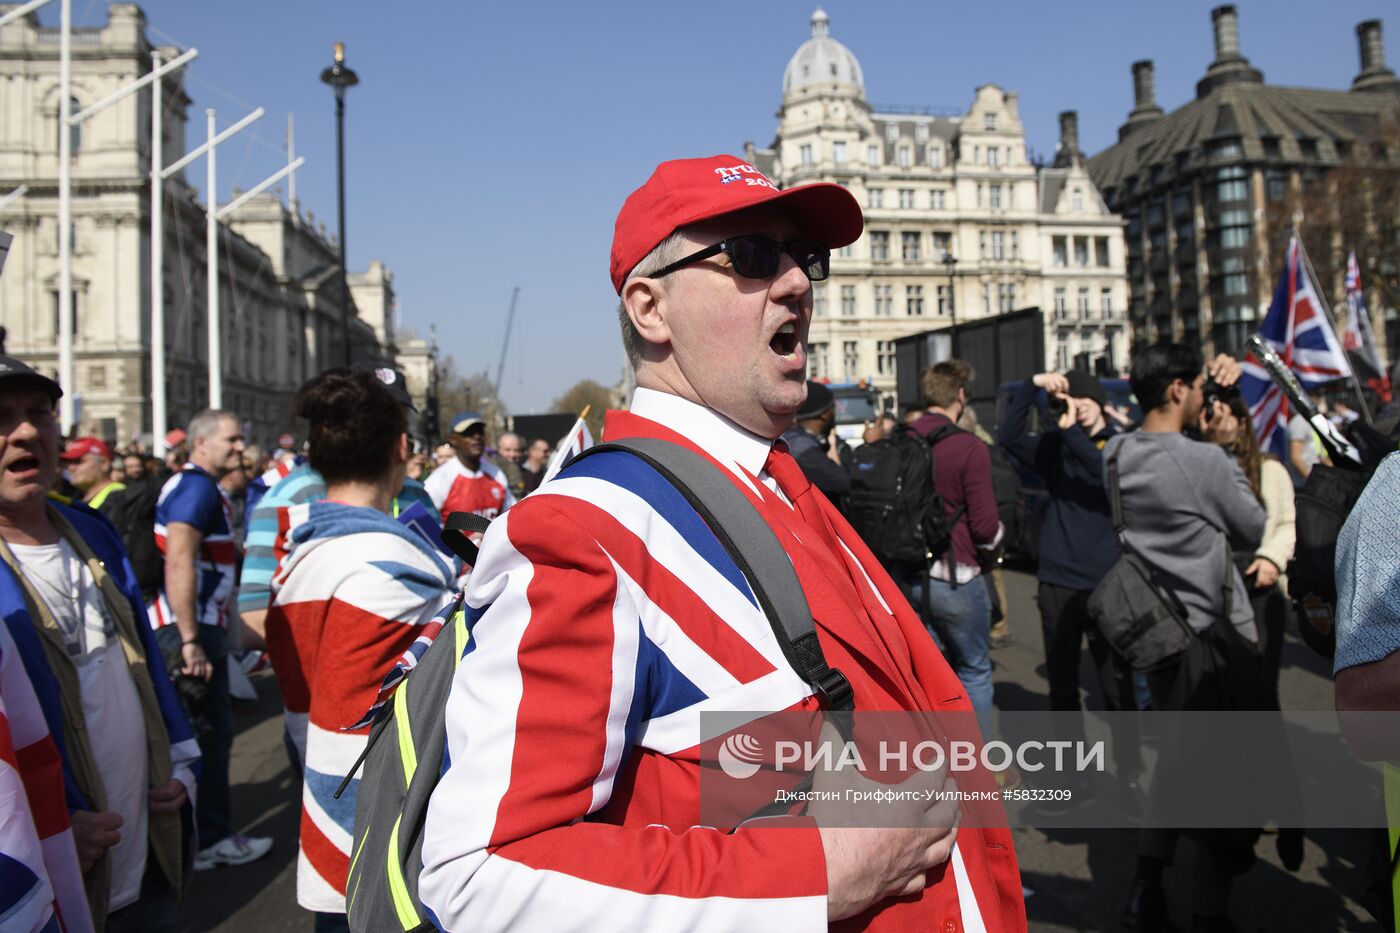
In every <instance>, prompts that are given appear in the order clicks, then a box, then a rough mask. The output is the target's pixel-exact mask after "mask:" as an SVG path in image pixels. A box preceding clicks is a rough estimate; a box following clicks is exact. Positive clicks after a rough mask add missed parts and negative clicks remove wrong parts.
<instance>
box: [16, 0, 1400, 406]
mask: <svg viewBox="0 0 1400 933" xmlns="http://www.w3.org/2000/svg"><path fill="white" fill-rule="evenodd" d="M142 5H143V7H144V9H145V11H146V14H147V16H148V18H149V21H150V25H151V27H153V30H152V35H153V37H154V38H155V39H156V40H157V41H168V42H173V43H176V44H179V45H181V46H184V47H189V46H196V47H198V48H199V50H200V56H199V59H198V60H197V61H196V62H194V64H193V65H192V66H191V74H190V79H189V81H188V83H187V90H188V91H189V93H190V96H191V97H192V98H193V99H194V105H193V106H192V107H191V109H190V127H191V132H190V143H191V144H192V145H193V144H197V143H198V141H199V140H200V139H201V138H202V137H203V134H204V113H203V109H204V108H205V107H214V108H216V109H217V110H218V112H219V123H220V126H221V127H222V126H226V125H228V124H229V123H231V122H233V121H234V120H236V119H238V118H239V117H241V116H242V115H243V114H244V113H246V112H247V111H248V110H249V109H251V107H252V106H254V105H262V106H264V107H266V108H267V111H268V115H267V117H265V118H264V119H263V121H262V122H261V123H260V124H259V125H258V126H257V128H256V136H250V135H249V133H250V132H252V131H247V132H245V134H243V137H240V138H239V139H237V140H235V141H233V142H230V143H228V144H226V145H225V147H224V148H222V149H221V150H220V153H221V155H220V160H219V164H220V167H221V175H220V187H221V189H222V190H221V191H220V198H221V199H227V198H228V194H229V191H230V189H231V188H232V187H233V186H235V185H241V186H242V187H244V188H247V187H251V186H252V185H253V184H255V183H257V182H258V181H259V180H261V179H262V178H264V177H265V176H266V175H268V174H271V173H272V172H273V171H276V169H278V168H279V167H281V165H283V164H284V163H285V155H284V154H283V152H282V141H283V131H284V128H285V125H286V115H287V113H288V112H291V113H293V114H295V116H296V123H297V150H298V153H299V154H303V155H305V156H306V159H307V165H306V167H305V168H304V169H303V170H302V171H301V172H300V173H299V176H298V195H299V197H300V199H301V202H302V204H303V207H305V208H309V209H311V210H312V211H314V212H315V214H316V216H317V218H318V219H324V220H325V221H326V222H327V224H328V225H331V228H332V229H334V227H333V224H334V221H335V134H334V119H333V112H334V111H333V104H332V98H331V92H330V90H329V89H328V88H326V87H325V86H324V85H322V84H321V83H320V82H319V80H318V75H319V73H320V70H321V69H322V68H323V67H325V66H326V65H327V64H329V62H330V56H331V45H332V43H333V42H334V41H336V40H340V41H343V42H345V43H346V44H347V48H348V51H347V61H348V63H349V64H350V65H351V67H353V68H354V69H355V70H356V71H358V72H359V75H360V79H361V84H360V86H359V87H357V88H354V89H352V90H351V91H350V92H349V102H348V117H347V153H348V156H347V161H348V168H347V177H348V202H349V207H348V217H349V235H348V239H349V243H350V265H351V268H352V269H353V268H363V267H364V266H365V264H366V263H367V262H368V261H369V260H370V259H382V260H383V261H385V262H386V263H387V264H388V265H389V266H390V267H391V268H392V269H393V271H394V275H395V285H396V288H397V291H398V296H399V306H400V310H401V322H402V324H403V325H405V326H408V327H412V328H415V329H417V330H418V331H419V332H420V333H423V334H426V333H427V330H428V326H429V325H430V324H436V325H437V334H438V343H439V346H440V347H441V350H442V352H443V353H450V354H452V355H453V356H454V357H455V358H456V359H457V361H458V362H459V364H460V365H461V367H462V368H463V370H464V371H466V372H473V371H481V370H486V371H489V372H490V373H491V374H492V376H493V377H494V374H495V370H496V365H497V361H498V359H499V356H500V353H501V340H502V336H503V333H504V326H505V311H506V308H507V306H508V304H509V301H510V294H511V289H512V287H513V286H515V285H519V286H521V294H520V304H519V308H518V312H517V315H516V321H515V329H514V333H513V335H512V338H511V346H510V351H509V355H508V357H507V361H506V367H505V378H504V380H503V387H502V395H503V396H504V398H505V400H506V402H507V404H508V405H509V406H510V407H511V409H512V410H513V411H515V412H516V413H526V412H530V411H542V410H545V409H546V407H547V406H548V405H549V403H550V402H551V401H552V400H553V399H554V398H555V397H556V396H557V395H559V394H560V393H562V392H563V391H564V390H565V389H567V388H568V387H569V386H570V385H572V384H573V383H574V382H576V381H578V380H579V379H584V378H593V379H596V380H598V381H599V382H602V383H605V384H611V383H613V382H615V381H616V379H617V378H618V375H619V373H620V370H621V365H622V351H621V349H620V346H619V341H618V336H617V327H616V323H615V309H616V298H615V296H614V294H613V292H612V287H611V285H610V283H609V281H608V271H607V267H608V250H609V245H610V242H611V238H612V224H613V219H614V217H615V216H616V214H617V210H618V208H619V207H620V206H621V203H622V200H623V198H624V197H625V196H626V195H627V193H628V192H629V191H630V190H631V189H632V188H634V187H636V186H637V185H639V184H640V183H641V182H642V181H643V180H645V178H646V176H647V174H649V172H650V170H651V168H652V167H653V166H654V165H655V164H656V163H657V162H659V161H661V160H663V159H667V158H675V157H681V156H697V155H711V154H714V153H718V152H738V151H740V150H741V147H742V145H743V143H744V141H745V140H753V141H754V142H756V143H758V144H760V145H767V144H768V143H769V142H771V141H772V139H773V135H774V132H775V129H776V120H775V118H774V111H775V110H776V109H777V107H778V105H779V103H780V100H781V91H782V84H781V83H782V74H783V68H784V67H785V65H786V64H787V61H788V58H789V57H790V56H791V55H792V53H793V52H794V51H795V50H796V48H797V47H798V45H799V44H801V43H802V42H803V41H804V40H805V39H806V38H807V37H808V35H809V33H810V27H809V18H810V16H811V13H812V10H813V8H814V7H815V5H816V4H815V2H814V0H764V2H760V3H747V4H739V3H693V2H684V3H676V2H659V0H652V2H636V0H616V2H612V0H599V2H569V3H564V2H555V3H539V2H532V0H514V2H484V0H476V2H470V0H468V2H462V0H453V2H434V3H423V2H419V3H409V2H401V3H393V4H388V3H382V2H374V3H371V2H366V0H336V2H332V0H296V2H287V0H238V2H218V3H215V2H207V0H205V2H190V0H150V2H146V3H143V4H142ZM1214 5H1215V4H1214V3H1209V2H1201V0H1166V2H1161V0H1159V2H1156V3H1144V2H1124V0H1099V2H1070V0H1065V2H1055V3H1046V2H1022V0H1005V2H1001V3H997V4H985V3H976V2H967V3H956V4H955V3H948V2H937V3H933V2H928V0H900V2H895V0H890V2H862V3H854V2H850V0H831V2H827V3H826V4H825V8H826V10H827V12H828V14H829V15H830V17H831V34H832V36H833V37H834V38H836V39H838V40H840V41H841V42H843V43H844V44H845V45H847V46H848V47H849V48H850V49H851V50H852V51H853V52H854V53H855V54H856V57H857V58H858V59H859V60H860V62H861V66H862V68H863V69H864V72H865V81H866V90H867V93H868V95H869V98H870V100H871V101H872V102H874V103H876V104H905V105H907V104H915V105H926V106H946V107H958V108H966V107H967V105H968V104H969V103H970V102H971V100H972V97H973V89H974V88H975V87H977V86H978V85H981V84H986V83H996V84H999V85H1001V86H1002V87H1005V88H1007V89H1009V90H1015V91H1018V92H1020V95H1021V115H1022V118H1023V119H1024V120H1025V122H1026V125H1027V128H1028V131H1029V137H1030V138H1029V142H1030V144H1031V146H1032V147H1034V148H1035V149H1036V150H1037V151H1039V152H1042V153H1051V152H1053V150H1054V145H1055V141H1056V138H1057V135H1058V128H1057V123H1056V115H1057V114H1058V113H1059V111H1061V110H1067V109H1077V110H1078V111H1079V114H1080V118H1079V119H1080V139H1081V143H1082V145H1083V147H1084V148H1085V149H1086V150H1087V151H1088V152H1090V153H1093V152H1097V151H1098V150H1100V149H1102V148H1104V147H1105V146H1107V145H1108V144H1110V143H1111V142H1112V141H1114V140H1115V139H1116V133H1117V127H1118V125H1119V124H1120V123H1121V122H1122V120H1123V118H1124V117H1125V116H1126V115H1127V113H1128V111H1129V110H1130V109H1131V107H1132V81H1131V72H1130V66H1131V64H1132V62H1134V61H1136V60H1138V59H1140V58H1151V59H1155V61H1156V63H1157V91H1158V100H1159V102H1160V103H1161V105H1162V106H1163V107H1164V108H1166V109H1168V110H1171V109H1173V108H1175V107H1177V106H1180V105H1181V104H1183V103H1185V102H1186V101H1187V100H1189V99H1190V98H1191V96H1192V95H1193V94H1194V87H1195V82H1196V80H1197V79H1198V78H1199V77H1200V76H1201V75H1202V73H1203V72H1204V71H1205V68H1206V65H1207V64H1208V63H1209V61H1210V59H1211V57H1212V55H1213V50H1212V41H1211V27H1210V12H1209V11H1210V8H1211V7H1212V6H1214ZM1237 5H1238V6H1239V8H1240V36H1241V45H1242V50H1243V52H1244V54H1245V55H1246V56H1247V57H1248V58H1249V59H1250V60H1251V62H1252V63H1253V64H1254V66H1255V67H1257V68H1260V69H1262V70H1263V72H1264V75H1265V78H1266V80H1268V81H1269V82H1270V83H1277V84H1288V85H1298V86H1308V87H1328V88H1345V87H1347V86H1349V85H1350V83H1351V80H1352V78H1353V77H1354V76H1355V75H1356V73H1357V71H1358V70H1359V67H1360V66H1359V59H1358V53H1357V43H1356V35H1355V27H1356V24H1357V23H1358V22H1361V21H1362V20H1365V19H1371V18H1381V19H1385V18H1387V14H1388V15H1389V16H1388V18H1389V21H1388V22H1386V23H1385V26H1386V30H1387V32H1386V46H1387V61H1388V62H1389V63H1390V65H1391V67H1392V68H1396V67H1397V66H1400V51H1397V50H1398V49H1400V40H1397V36H1400V7H1397V5H1396V4H1395V3H1394V2H1393V0H1331V2H1327V3H1318V2H1301V0H1287V2H1283V0H1269V2H1264V0H1244V2H1240V3H1238V4H1237ZM73 8H74V17H75V22H77V23H78V24H79V25H84V24H97V23H100V22H101V21H102V20H103V18H104V16H105V10H104V4H103V2H102V0H73ZM57 15H58V13H57V4H54V5H52V6H50V7H48V8H47V9H46V11H45V12H44V14H43V20H44V21H45V22H46V23H49V22H54V23H56V21H57ZM191 180H192V181H194V182H196V183H201V184H202V182H203V173H202V171H197V172H195V173H194V174H193V175H192V176H191Z"/></svg>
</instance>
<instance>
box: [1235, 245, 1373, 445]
mask: <svg viewBox="0 0 1400 933" xmlns="http://www.w3.org/2000/svg"><path fill="white" fill-rule="evenodd" d="M1259 336H1260V338H1261V339H1263V340H1264V341H1265V342H1266V343H1268V344H1269V345H1270V346H1271V347H1273V348H1274V351H1275V352H1276V353H1278V355H1279V359H1281V360H1283V362H1284V365H1285V366H1287V367H1288V368H1289V369H1291V370H1293V373H1294V375H1296V376H1297V377H1298V381H1299V382H1301V383H1302V384H1303V386H1304V387H1305V388H1308V389H1313V388H1316V387H1318V386H1322V385H1326V384H1327V383H1329V382H1335V381H1337V380H1338V379H1347V378H1350V376H1351V366H1350V365H1349V364H1348V363H1347V357H1346V354H1345V353H1344V352H1342V346H1341V344H1340V343H1339V342H1338V341H1337V335H1336V333H1335V332H1334V331H1333V330H1332V325H1331V322H1329V321H1328V320H1327V313H1326V312H1325V311H1324V310H1323V309H1322V301H1321V299H1320V298H1319V297H1318V294H1317V288H1316V287H1315V286H1314V284H1313V281H1312V278H1311V277H1310V276H1309V275H1308V271H1307V268H1306V267H1305V266H1304V264H1303V256H1302V245H1301V244H1300V243H1299V242H1298V238H1297V237H1296V236H1295V237H1291V238H1290V239H1289V241H1288V259H1287V262H1286V263H1285V264H1284V268H1283V275H1282V276H1280V277H1279V282H1278V288H1277V289H1275V290H1274V300H1273V301H1272V302H1271V303H1270V305H1269V313H1268V314H1266V315H1265V316H1264V320H1263V322H1262V323H1261V324H1260V326H1259ZM1240 368H1241V369H1242V370H1243V374H1242V375H1241V376H1240V393H1241V395H1242V396H1243V397H1244V400H1245V403H1246V404H1248V405H1249V414H1250V418H1251V420H1252V421H1253V422H1254V433H1255V435H1256V436H1257V437H1258V438H1259V447H1260V449H1262V450H1263V451H1264V452H1265V453H1271V454H1273V455H1275V456H1276V457H1278V458H1279V459H1280V460H1283V461H1284V462H1285V463H1286V462H1287V458H1288V420H1289V418H1290V417H1291V416H1292V414H1293V412H1292V407H1291V406H1290V405H1289V404H1288V397H1287V396H1286V395H1284V393H1283V390H1282V389H1280V388H1279V387H1278V386H1276V385H1275V384H1274V381H1273V380H1272V379H1271V378H1269V373H1268V371H1267V370H1265V369H1264V367H1263V366H1262V365H1261V364H1260V362H1259V360H1257V359H1256V358H1255V357H1254V355H1253V354H1250V355H1248V356H1246V357H1245V359H1244V362H1243V363H1242V364H1241V367H1240Z"/></svg>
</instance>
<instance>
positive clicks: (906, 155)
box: [898, 146, 914, 168]
mask: <svg viewBox="0 0 1400 933" xmlns="http://www.w3.org/2000/svg"><path fill="white" fill-rule="evenodd" d="M898 158H899V167H900V168H908V167H909V166H911V165H913V164H914V150H912V149H910V148H909V147H908V146H900V147H899V153H898Z"/></svg>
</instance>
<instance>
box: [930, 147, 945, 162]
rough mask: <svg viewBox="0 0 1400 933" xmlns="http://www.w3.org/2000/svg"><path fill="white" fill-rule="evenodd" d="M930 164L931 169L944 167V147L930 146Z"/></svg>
mask: <svg viewBox="0 0 1400 933" xmlns="http://www.w3.org/2000/svg"><path fill="white" fill-rule="evenodd" d="M928 164H929V168H942V167H943V147H942V146H939V145H933V146H929V147H928Z"/></svg>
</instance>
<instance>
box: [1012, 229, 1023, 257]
mask: <svg viewBox="0 0 1400 933" xmlns="http://www.w3.org/2000/svg"><path fill="white" fill-rule="evenodd" d="M1011 258H1012V259H1020V258H1021V237H1020V235H1019V234H1018V233H1017V232H1016V231H1015V230H1012V231H1011Z"/></svg>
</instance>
